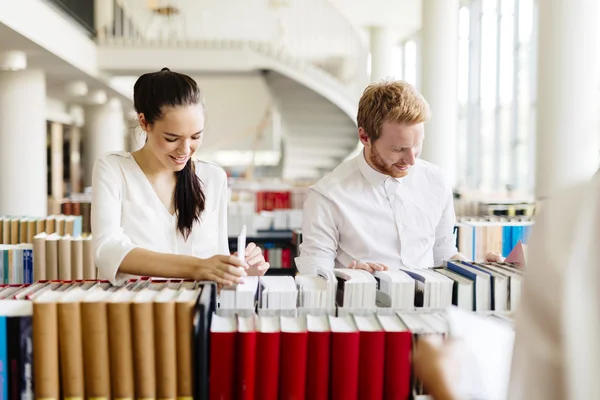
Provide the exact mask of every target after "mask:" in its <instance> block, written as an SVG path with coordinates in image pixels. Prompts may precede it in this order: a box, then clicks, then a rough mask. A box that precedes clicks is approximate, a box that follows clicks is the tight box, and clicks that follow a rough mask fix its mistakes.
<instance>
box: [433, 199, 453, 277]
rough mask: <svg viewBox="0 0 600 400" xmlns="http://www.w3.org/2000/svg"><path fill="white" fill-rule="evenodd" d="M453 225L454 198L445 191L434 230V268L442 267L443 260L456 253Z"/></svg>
mask: <svg viewBox="0 0 600 400" xmlns="http://www.w3.org/2000/svg"><path fill="white" fill-rule="evenodd" d="M455 224H456V215H455V214H454V198H453V196H452V190H451V189H447V191H446V195H445V206H444V211H443V212H442V217H441V218H440V222H439V223H438V226H437V227H436V228H435V243H434V245H433V261H434V266H439V265H442V264H443V262H444V260H448V259H449V258H450V257H452V256H454V255H456V253H458V249H457V248H456V235H455V234H454V226H455Z"/></svg>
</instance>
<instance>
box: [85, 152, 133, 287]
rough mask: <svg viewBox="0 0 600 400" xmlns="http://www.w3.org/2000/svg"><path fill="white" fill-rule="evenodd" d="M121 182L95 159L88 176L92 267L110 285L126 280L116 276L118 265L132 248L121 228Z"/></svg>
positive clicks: (102, 161)
mask: <svg viewBox="0 0 600 400" xmlns="http://www.w3.org/2000/svg"><path fill="white" fill-rule="evenodd" d="M121 188H122V185H121V179H120V178H119V177H118V176H117V175H116V174H115V172H114V170H113V169H112V168H111V166H110V165H109V163H108V162H107V160H106V159H105V158H98V159H97V160H96V162H95V163H94V169H93V172H92V210H91V226H92V240H93V244H94V263H95V264H96V267H97V268H98V272H99V277H100V278H101V279H108V280H109V281H110V282H111V283H112V284H113V285H114V284H118V283H120V282H123V281H124V280H126V279H127V275H126V274H121V273H119V272H118V271H119V267H120V266H121V262H122V261H123V259H124V258H125V256H126V255H127V253H129V252H130V251H131V250H133V249H134V248H136V247H137V246H135V245H134V244H133V243H132V242H131V239H130V238H129V237H128V236H127V235H126V234H125V233H124V232H123V228H122V227H121V200H122V193H121V190H122V189H121Z"/></svg>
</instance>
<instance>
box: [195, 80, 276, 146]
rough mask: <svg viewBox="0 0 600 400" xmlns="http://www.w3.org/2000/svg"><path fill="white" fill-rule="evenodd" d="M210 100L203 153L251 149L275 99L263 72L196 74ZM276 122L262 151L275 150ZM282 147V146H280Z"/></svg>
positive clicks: (207, 106)
mask: <svg viewBox="0 0 600 400" xmlns="http://www.w3.org/2000/svg"><path fill="white" fill-rule="evenodd" d="M194 78H195V79H196V81H197V82H198V85H199V86H200V89H201V90H202V93H203V95H204V99H205V103H206V128H205V135H204V141H203V143H202V147H201V149H200V152H199V154H207V153H213V152H215V151H218V150H250V149H251V148H252V145H253V141H254V138H255V134H256V131H257V126H258V125H259V124H260V122H261V120H262V119H263V117H264V116H265V112H266V111H267V109H268V107H270V106H271V102H272V98H271V95H270V93H269V91H268V89H267V85H266V83H265V81H264V79H263V77H262V76H261V75H259V74H248V75H230V76H226V75H221V76H219V75H214V76H200V77H194ZM272 128H273V127H272V124H269V125H268V126H267V129H266V130H265V131H264V136H263V139H262V140H261V141H260V142H259V147H258V150H275V149H276V148H275V146H278V144H277V143H275V142H276V140H274V137H273V129H272ZM277 149H278V148H277Z"/></svg>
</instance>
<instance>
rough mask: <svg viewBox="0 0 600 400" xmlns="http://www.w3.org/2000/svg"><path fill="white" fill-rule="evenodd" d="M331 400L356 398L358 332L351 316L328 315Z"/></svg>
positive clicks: (351, 399)
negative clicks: (329, 327)
mask: <svg viewBox="0 0 600 400" xmlns="http://www.w3.org/2000/svg"><path fill="white" fill-rule="evenodd" d="M329 325H330V326H331V367H330V368H331V400H358V357H359V347H358V346H359V339H360V336H359V333H358V329H357V328H356V324H355V323H354V320H353V319H352V317H331V316H330V317H329Z"/></svg>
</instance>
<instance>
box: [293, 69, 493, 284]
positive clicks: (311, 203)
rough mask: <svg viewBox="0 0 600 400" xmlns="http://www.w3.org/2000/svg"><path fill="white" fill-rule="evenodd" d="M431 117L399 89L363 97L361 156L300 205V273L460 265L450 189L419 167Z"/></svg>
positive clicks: (383, 86)
mask: <svg viewBox="0 0 600 400" xmlns="http://www.w3.org/2000/svg"><path fill="white" fill-rule="evenodd" d="M429 114H430V111H429V105H428V104H427V102H426V101H425V99H424V98H423V97H422V96H421V95H420V94H419V93H418V92H417V91H416V90H415V89H414V88H413V87H412V86H410V85H409V84H407V83H405V82H402V81H392V82H382V83H376V84H371V85H369V86H368V87H367V88H366V89H365V91H364V93H363V95H362V97H361V99H360V102H359V105H358V116H357V122H358V137H359V139H360V141H361V143H362V144H363V145H364V150H363V152H362V153H361V154H360V155H358V156H357V157H355V158H353V159H351V160H349V161H347V162H344V163H342V164H341V165H340V166H338V167H337V168H336V169H335V170H334V171H333V172H331V173H330V174H329V175H327V176H326V177H324V178H323V179H322V180H321V181H319V182H318V183H317V184H315V185H314V186H312V187H311V188H310V190H309V193H308V197H307V199H306V202H305V203H304V213H303V218H302V219H303V222H302V235H303V242H302V244H301V245H300V257H298V258H297V259H296V264H297V266H298V269H299V271H300V273H303V274H313V273H314V272H315V269H316V267H326V268H334V267H337V268H340V267H349V268H361V269H365V270H367V271H370V272H373V271H376V270H385V269H387V268H399V267H406V268H428V267H432V266H435V265H440V264H442V262H443V260H447V259H450V258H453V259H456V258H464V257H463V256H462V255H461V254H460V253H458V250H457V248H456V242H455V236H454V224H455V214H454V202H453V196H452V188H451V187H450V185H449V184H448V183H447V182H446V180H445V178H444V174H443V172H442V170H441V169H440V168H439V167H437V166H435V165H433V164H431V163H429V162H427V161H424V160H420V159H418V157H419V154H420V153H421V149H422V146H423V140H424V138H425V129H424V122H425V121H427V120H428V118H429ZM489 258H490V259H493V260H501V257H500V256H499V255H497V254H489Z"/></svg>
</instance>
